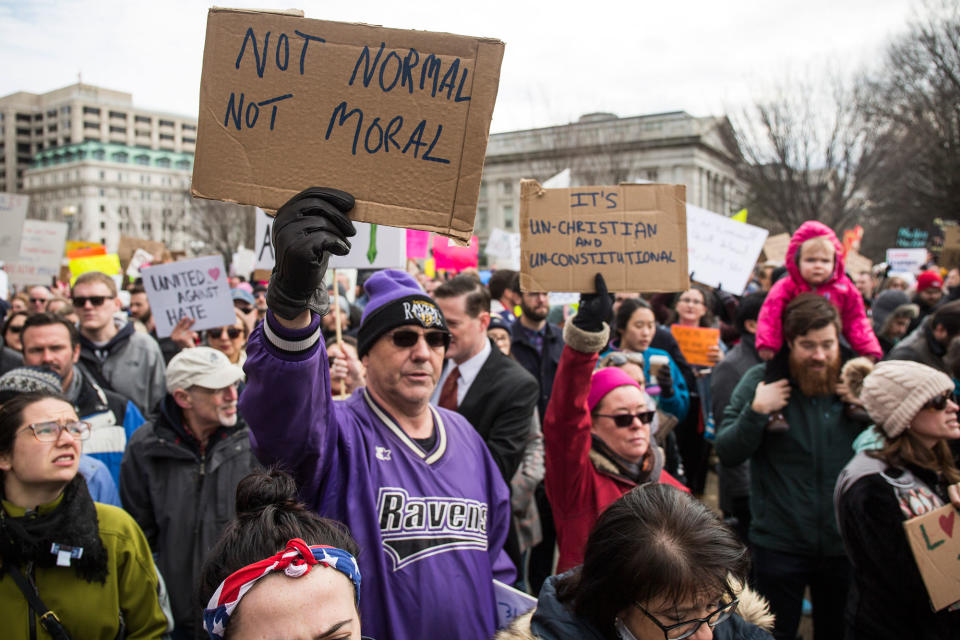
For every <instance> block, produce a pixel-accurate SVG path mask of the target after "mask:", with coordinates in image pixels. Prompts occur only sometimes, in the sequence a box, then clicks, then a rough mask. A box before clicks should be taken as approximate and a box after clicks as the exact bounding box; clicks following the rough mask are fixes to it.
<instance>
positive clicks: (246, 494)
mask: <svg viewBox="0 0 960 640" xmlns="http://www.w3.org/2000/svg"><path fill="white" fill-rule="evenodd" d="M236 507H237V517H238V518H241V517H244V516H257V515H259V514H260V513H261V512H262V511H264V510H266V509H268V508H270V507H274V508H277V509H281V510H285V511H295V510H300V509H303V508H304V506H303V504H302V503H301V502H300V500H299V499H298V497H297V483H296V482H295V481H294V479H293V477H292V476H291V475H290V474H288V473H286V472H284V471H280V470H278V469H270V470H268V471H256V472H253V473H251V474H249V475H248V476H246V477H245V478H243V479H242V480H241V481H240V482H239V483H238V484H237V503H236Z"/></svg>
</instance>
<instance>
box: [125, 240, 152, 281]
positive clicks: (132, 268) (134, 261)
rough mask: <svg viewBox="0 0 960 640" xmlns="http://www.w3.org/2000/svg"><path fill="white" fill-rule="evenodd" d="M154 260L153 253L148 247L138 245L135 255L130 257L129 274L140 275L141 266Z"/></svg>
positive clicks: (132, 276)
mask: <svg viewBox="0 0 960 640" xmlns="http://www.w3.org/2000/svg"><path fill="white" fill-rule="evenodd" d="M151 262H153V255H152V254H150V253H149V252H147V250H146V249H143V248H140V247H137V250H136V251H134V252H133V256H132V257H131V258H130V264H129V265H127V275H128V276H130V277H131V278H134V279H136V278H139V277H140V267H142V266H143V265H145V264H150V263H151Z"/></svg>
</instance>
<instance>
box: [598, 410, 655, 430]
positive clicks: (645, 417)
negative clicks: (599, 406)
mask: <svg viewBox="0 0 960 640" xmlns="http://www.w3.org/2000/svg"><path fill="white" fill-rule="evenodd" d="M655 415H657V412H656V411H641V412H640V413H618V414H617V415H609V414H605V413H598V414H597V417H598V418H610V419H611V420H613V423H614V424H615V425H617V426H618V427H630V426H633V420H634V418H636V419H637V420H639V421H640V422H642V423H643V424H650V423H651V422H653V417H654V416H655Z"/></svg>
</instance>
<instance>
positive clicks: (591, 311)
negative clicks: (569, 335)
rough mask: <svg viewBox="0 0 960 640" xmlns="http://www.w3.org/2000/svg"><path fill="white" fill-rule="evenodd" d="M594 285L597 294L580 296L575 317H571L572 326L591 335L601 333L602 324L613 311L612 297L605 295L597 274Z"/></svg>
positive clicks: (604, 283)
mask: <svg viewBox="0 0 960 640" xmlns="http://www.w3.org/2000/svg"><path fill="white" fill-rule="evenodd" d="M594 283H595V285H596V288H597V292H596V293H581V294H580V305H579V307H578V308H577V315H575V316H574V317H573V326H575V327H576V328H578V329H582V330H583V331H590V332H592V333H596V332H598V331H603V323H604V322H606V321H607V320H608V319H609V318H610V313H611V311H612V310H613V297H612V296H611V295H610V294H609V293H607V283H606V282H604V280H603V276H602V275H600V274H599V273H598V274H597V275H596V279H595V280H594Z"/></svg>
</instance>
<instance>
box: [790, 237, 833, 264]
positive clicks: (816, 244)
mask: <svg viewBox="0 0 960 640" xmlns="http://www.w3.org/2000/svg"><path fill="white" fill-rule="evenodd" d="M804 249H824V250H825V251H828V252H829V253H832V254H836V253H837V250H836V247H834V246H833V242H831V240H830V238H828V237H827V236H814V237H812V238H809V239H807V240H804V241H803V243H802V244H801V245H800V250H799V251H797V260H799V259H800V256H802V255H803V250H804Z"/></svg>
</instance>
